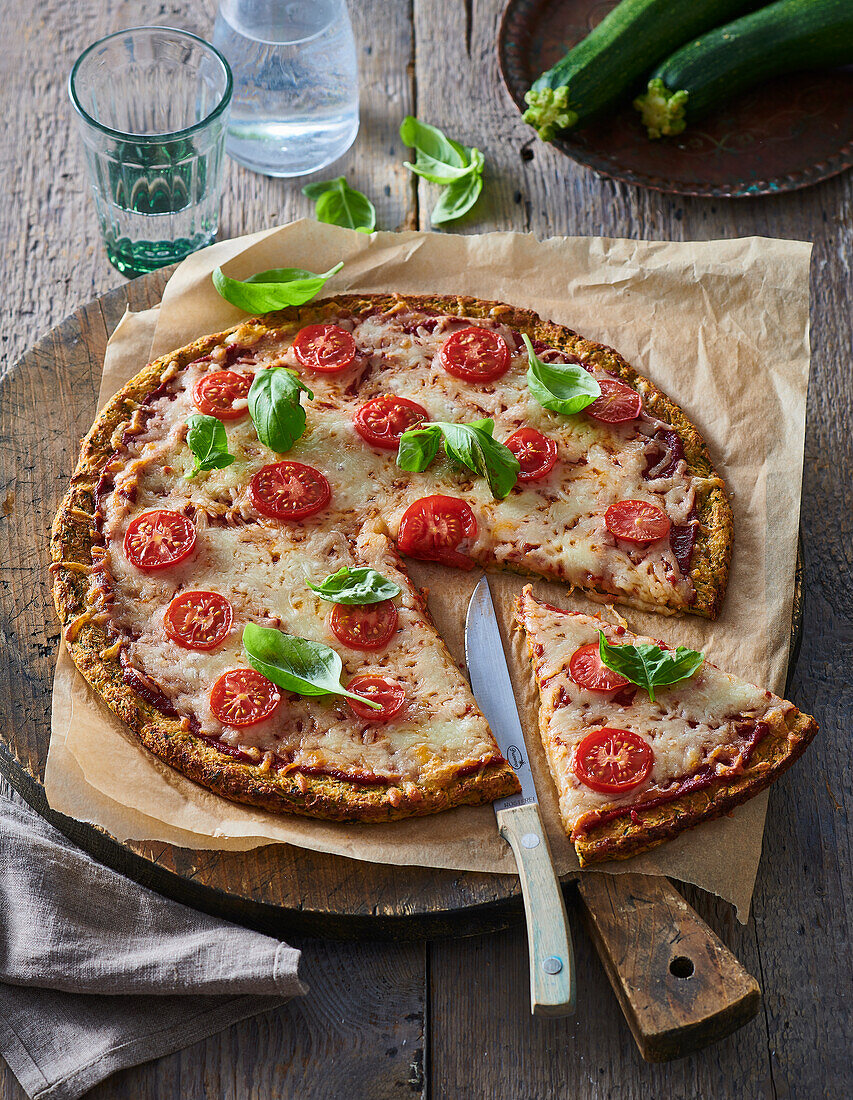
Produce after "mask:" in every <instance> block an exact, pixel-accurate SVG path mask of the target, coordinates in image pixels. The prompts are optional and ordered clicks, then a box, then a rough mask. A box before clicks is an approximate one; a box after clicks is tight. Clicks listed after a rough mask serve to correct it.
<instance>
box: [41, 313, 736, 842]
mask: <svg viewBox="0 0 853 1100" xmlns="http://www.w3.org/2000/svg"><path fill="white" fill-rule="evenodd" d="M391 308H394V309H396V310H407V309H408V310H423V311H427V312H428V311H436V312H443V313H449V314H454V315H457V316H460V317H470V318H472V319H477V318H485V317H490V318H493V319H496V320H499V321H501V322H503V323H505V324H507V325H510V326H511V327H513V328H515V329H517V330H519V331H520V332H523V333H527V334H528V335H529V336H530V337H531V339H536V340H541V341H543V342H544V343H547V344H549V345H550V346H553V347H556V348H559V349H561V350H564V351H567V352H569V353H571V354H575V355H578V356H580V357H583V358H584V359H586V360H589V361H594V362H596V363H598V364H600V365H601V366H602V367H603V368H604V369H605V370H607V371H610V372H611V373H613V374H614V375H617V376H618V377H620V378H621V379H622V380H623V381H625V382H627V383H628V384H629V385H632V386H634V388H636V389H637V390H638V391H639V392H640V393H641V394H642V395H643V398H644V401H645V402H646V404H647V406H648V407H649V409H650V410H651V411H652V412H653V413H654V415H655V416H657V417H658V418H659V419H660V420H663V421H665V422H666V423H668V424H670V425H671V426H672V427H673V428H674V429H675V430H676V431H677V432H678V434H679V436H680V438H681V440H682V443H683V446H684V452H685V458H686V461H687V465H688V469H689V470H690V472H691V473H695V474H697V475H698V476H700V477H707V478H714V479H716V475H715V473H714V471H713V467H712V466H711V462H710V457H709V455H708V452H707V448H706V447H705V444H704V442H703V440H702V438H701V436H700V435H699V433H698V432H697V431H696V429H695V428H694V427H693V426H692V425H691V424H690V423H689V421H688V420H687V418H686V417H685V416H684V414H683V413H682V411H681V410H680V409H679V408H678V406H676V405H675V404H674V403H673V402H671V401H669V399H668V398H667V397H666V396H665V395H664V394H662V393H660V391H658V390H657V389H656V388H655V387H654V386H653V385H652V384H651V383H650V382H649V381H648V380H646V379H644V378H643V377H642V376H640V375H638V374H637V373H636V372H635V371H634V370H633V369H632V368H631V367H630V366H629V365H628V364H627V363H626V362H625V361H624V360H623V359H622V358H621V356H619V355H618V354H617V353H616V352H615V351H613V350H612V349H610V348H606V347H604V346H603V345H599V344H595V343H592V342H591V341H588V340H585V339H583V338H582V337H580V336H578V335H577V334H576V333H573V332H571V331H570V330H569V329H566V328H562V327H561V326H558V325H554V324H552V323H550V322H543V321H541V320H540V319H539V318H538V317H537V315H536V314H534V313H532V312H531V311H529V310H522V309H517V308H515V307H512V306H508V305H505V304H503V303H495V302H485V301H481V300H479V299H475V298H469V297H462V296H455V297H447V296H430V295H407V296H401V295H361V296H359V295H343V296H337V297H333V298H328V299H325V300H323V301H320V302H316V303H312V304H310V305H308V306H303V307H298V308H291V309H286V310H282V311H279V312H277V313H272V314H268V315H266V316H265V317H263V318H253V319H251V320H248V321H246V322H244V323H242V324H240V325H237V326H235V327H234V328H232V329H229V330H227V331H226V332H222V333H218V334H213V335H209V336H205V337H202V338H201V339H199V340H196V341H195V342H194V343H192V344H190V345H188V346H187V347H185V348H182V349H180V350H177V351H174V352H170V353H169V354H168V355H165V356H163V357H161V358H160V359H158V360H156V361H155V362H153V363H150V364H148V365H147V366H146V367H145V369H144V370H143V371H141V372H140V373H139V374H138V375H136V376H135V377H134V378H132V379H131V380H130V381H129V382H128V383H127V384H126V385H125V386H124V387H123V388H122V389H121V390H120V391H119V392H118V393H117V394H116V395H115V396H114V397H113V398H112V399H111V400H110V401H109V402H108V404H107V405H106V406H105V407H104V409H103V410H102V411H101V413H100V414H99V415H98V417H97V419H96V420H95V423H94V425H93V426H92V429H91V430H90V432H89V433H88V435H87V436H86V438H85V439H84V440H83V443H82V448H81V454H80V459H79V462H78V465H77V468H76V470H75V472H74V475H73V477H72V480H71V487H70V489H69V492H68V493H67V495H66V497H65V498H64V500H63V501H62V504H61V506H60V508H59V511H58V513H57V515H56V518H55V520H54V524H53V530H52V535H51V557H52V562H53V564H52V566H51V571H52V573H53V595H54V602H55V604H56V608H57V612H58V614H59V617H60V620H61V622H62V624H63V627H64V630H65V639H66V642H67V645H68V649H69V652H70V654H71V657H72V660H73V661H74V663H75V664H76V666H77V668H78V669H79V670H80V672H81V673H82V674H83V676H84V677H85V678H86V679H87V681H88V682H89V683H90V684H91V686H92V687H93V688H94V689H95V690H96V691H97V692H98V693H99V695H101V697H102V698H103V699H104V700H105V701H106V703H107V705H108V706H109V707H110V709H111V710H112V711H113V712H114V713H115V714H116V715H117V716H118V717H119V718H120V719H121V720H122V721H123V722H124V723H125V724H126V725H128V726H129V727H130V729H131V730H132V731H133V732H134V733H135V734H136V736H137V737H138V738H139V740H140V741H141V742H142V744H143V745H145V747H146V748H148V749H149V750H150V751H151V752H153V753H154V754H155V755H156V756H158V757H159V758H160V759H162V760H164V761H165V762H166V763H168V764H170V765H171V766H172V767H175V768H177V769H178V770H180V771H182V772H183V773H184V774H185V775H187V776H188V777H189V778H191V779H193V780H195V781H196V782H198V783H200V784H201V785H202V786H204V787H207V788H208V789H210V790H213V791H215V792H216V793H218V794H221V795H223V796H224V797H226V798H229V799H232V800H234V801H238V802H243V803H248V804H251V805H256V806H262V807H264V808H266V809H270V810H273V811H275V812H289V813H297V814H305V815H309V816H314V817H322V818H327V819H331V820H341V821H343V820H347V821H387V820H393V819H395V818H399V817H404V816H412V815H421V814H430V813H435V812H437V811H439V810H444V809H447V808H449V807H451V806H455V805H460V804H477V803H482V802H490V801H492V800H494V799H495V798H497V797H500V796H503V795H507V794H511V793H514V792H515V791H516V790H517V789H518V780H517V778H516V776H515V773H514V772H513V771H512V769H511V768H510V766H509V765H508V764H507V763H506V761H504V760H503V758H502V757H500V756H499V754H497V753H496V755H495V758H494V759H493V760H488V761H484V762H482V763H480V764H477V765H476V766H475V768H474V769H473V770H465V772H464V774H462V773H460V774H458V775H457V777H456V778H455V779H453V780H452V782H451V783H450V785H448V786H443V787H441V788H429V787H426V786H424V785H418V786H415V785H413V784H411V783H407V784H403V785H401V786H400V787H397V786H395V785H393V784H386V783H382V784H371V785H365V784H362V783H356V782H350V781H348V780H344V779H338V778H336V777H333V776H328V775H315V774H307V773H305V772H300V771H299V770H298V769H296V770H294V771H279V772H273V771H270V772H266V773H264V772H263V771H262V770H261V766H260V765H256V764H248V763H244V762H242V761H240V760H235V759H234V758H233V757H232V756H230V755H228V754H226V753H224V752H221V751H220V750H219V749H218V748H216V747H215V746H214V745H212V744H211V743H210V742H209V741H207V740H205V739H204V738H202V737H199V736H196V735H195V734H194V733H193V732H192V731H191V730H190V729H189V724H188V721H187V720H186V719H183V720H178V719H176V718H170V717H167V716H166V715H164V714H163V713H161V712H160V711H159V710H158V709H157V708H156V707H154V706H152V705H151V703H149V702H148V701H146V700H145V699H144V698H142V697H141V696H140V695H139V694H138V693H137V692H136V691H134V690H133V689H132V688H131V687H130V686H129V685H128V684H127V683H125V681H124V680H123V677H122V671H123V670H122V666H121V663H120V660H119V657H118V654H117V652H116V647H115V646H114V645H112V644H111V640H110V637H109V636H108V634H107V632H106V630H105V623H106V621H107V620H108V618H109V616H108V614H107V613H104V612H102V611H98V610H97V609H94V608H92V607H90V606H89V604H88V602H87V601H88V599H89V575H90V574H91V571H92V564H93V558H94V557H96V556H97V553H98V549H99V546H100V543H101V536H100V533H99V531H98V529H97V524H96V520H95V512H96V507H97V488H98V484H99V481H100V479H101V475H102V472H103V470H104V468H105V467H106V466H107V465H108V463H109V462H110V460H111V458H112V457H113V454H114V452H115V450H116V448H117V447H118V446H119V445H120V444H121V440H122V436H123V435H124V432H125V430H126V429H128V428H129V427H132V425H133V424H134V417H135V416H136V415H137V414H138V412H139V410H140V408H141V407H142V403H143V402H144V401H145V399H146V397H148V395H149V394H150V393H151V392H152V391H154V390H155V389H156V388H157V387H158V386H159V385H161V384H162V383H164V382H166V381H168V380H169V379H170V378H171V377H174V376H175V375H176V374H177V373H178V372H179V371H180V370H181V369H182V368H183V367H185V366H186V365H187V364H188V363H190V362H192V361H193V360H195V359H197V358H199V357H200V356H202V355H205V354H206V353H208V352H210V351H211V350H212V349H213V348H215V347H216V346H217V345H219V344H221V343H222V341H223V340H224V339H225V338H226V337H228V336H229V335H232V334H235V333H238V334H239V339H240V340H241V341H242V342H246V343H252V342H254V341H255V340H256V339H258V338H259V337H261V336H263V335H264V334H265V333H267V332H269V331H270V330H272V329H278V328H280V327H281V326H283V325H293V326H301V325H305V324H312V323H317V322H318V321H322V320H324V319H325V318H328V317H331V316H334V315H339V314H340V313H342V312H348V313H350V314H356V315H357V314H361V313H367V312H377V311H381V310H386V309H391ZM697 516H698V518H699V520H700V523H701V525H702V527H701V531H702V534H701V535H700V538H699V539H698V540H697V543H696V546H695V549H694V552H693V557H692V560H691V569H690V574H689V576H690V580H691V581H692V583H693V585H694V587H695V591H696V598H695V602H694V604H693V606H692V607H691V610H692V611H694V612H696V613H698V614H702V615H707V616H709V617H712V618H713V617H714V616H715V615H716V614H717V611H718V609H719V606H720V602H721V600H722V598H723V594H724V592H725V585H726V578H727V574H728V565H729V559H730V555H731V538H732V519H731V511H730V509H729V505H728V501H727V499H726V495H725V491H724V489H723V488H722V484H721V483H720V482H719V479H716V480H715V482H714V483H713V484H712V485H711V486H710V487H709V489H708V491H707V493H706V494H705V495H704V496H703V498H702V499H701V500H697ZM93 551H94V553H93ZM602 595H607V593H602ZM611 598H612V597H611ZM448 657H449V655H448ZM721 812H722V811H721ZM608 858H610V857H608Z"/></svg>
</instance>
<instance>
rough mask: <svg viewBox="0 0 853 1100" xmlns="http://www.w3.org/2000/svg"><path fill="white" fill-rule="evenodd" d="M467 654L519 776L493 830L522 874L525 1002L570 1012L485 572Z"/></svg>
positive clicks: (560, 919)
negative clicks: (527, 988)
mask: <svg viewBox="0 0 853 1100" xmlns="http://www.w3.org/2000/svg"><path fill="white" fill-rule="evenodd" d="M465 656H466V659H467V662H468V674H469V676H470V677H471V687H472V689H473V692H474V698H475V699H476V700H477V703H478V705H479V707H480V710H481V711H482V712H483V714H484V715H485V718H486V721H487V722H488V723H489V725H490V726H491V729H492V733H493V734H494V736H495V740H496V741H497V743H498V745H499V747H500V750H501V752H502V753H503V754H504V756H505V757H506V759H507V760H508V761H509V763H510V765H511V766H512V768H513V769H514V771H515V773H516V775H517V776H518V779H519V782H520V783H521V792H520V794H514V795H510V796H508V797H507V798H499V799H497V800H496V801H495V803H494V808H495V815H496V816H497V819H498V831H499V832H500V834H501V836H502V837H503V838H504V840H506V841H508V842H509V844H510V846H511V847H512V850H513V853H514V855H515V861H516V863H517V864H518V875H519V879H520V880H521V892H522V895H523V897H524V912H525V916H526V919H527V942H528V945H529V951H530V1005H531V1009H532V1011H533V1014H534V1015H536V1016H569V1015H571V1014H572V1013H573V1012H574V1010H575V973H574V971H575V962H574V955H573V952H572V940H571V933H570V932H569V925H568V919H567V917H566V906H565V902H564V901H563V893H562V890H561V889H560V884H559V882H558V880H557V875H556V872H555V871H554V864H553V863H552V861H551V849H550V847H549V845H548V837H547V836H546V834H545V830H544V829H543V827H542V820H541V818H540V816H539V799H538V798H537V795H536V787H535V785H534V783H533V775H532V773H531V770H530V762H529V759H528V755H527V746H526V745H525V741H524V731H523V730H522V728H521V722H520V720H519V717H518V708H517V707H516V703H515V695H514V693H513V690H512V682H511V681H510V678H509V669H508V668H507V663H506V656H505V654H504V650H503V643H502V642H501V635H500V631H499V629H498V621H497V618H496V616H495V607H494V604H493V603H492V594H491V591H490V590H489V582H488V579H487V577H486V576H485V574H484V575H483V578H482V579H481V580H480V583H479V584H478V585H477V587H476V588H475V589H474V592H473V594H472V596H471V602H470V603H469V604H468V615H467V618H466V620H465Z"/></svg>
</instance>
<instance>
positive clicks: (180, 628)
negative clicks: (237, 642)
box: [163, 592, 233, 650]
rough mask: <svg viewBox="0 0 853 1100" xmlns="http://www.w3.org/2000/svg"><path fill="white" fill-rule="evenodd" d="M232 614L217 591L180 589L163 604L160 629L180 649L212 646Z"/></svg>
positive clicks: (224, 634)
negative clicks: (163, 612) (184, 590)
mask: <svg viewBox="0 0 853 1100" xmlns="http://www.w3.org/2000/svg"><path fill="white" fill-rule="evenodd" d="M232 618H233V614H232V611H231V604H230V603H229V602H228V600H226V599H225V597H224V596H220V595H219V593H218V592H181V593H180V595H178V596H175V598H174V599H173V600H172V602H171V603H170V604H169V606H168V607H167V608H166V614H165V615H164V616H163V629H164V630H165V631H166V634H167V635H168V636H169V637H170V638H171V639H172V641H173V642H176V643H177V644H178V645H180V646H183V647H184V649H201V650H206V649H215V648H216V647H217V646H218V645H219V643H220V642H222V641H224V640H225V638H226V637H227V636H228V631H229V630H230V629H231V621H232Z"/></svg>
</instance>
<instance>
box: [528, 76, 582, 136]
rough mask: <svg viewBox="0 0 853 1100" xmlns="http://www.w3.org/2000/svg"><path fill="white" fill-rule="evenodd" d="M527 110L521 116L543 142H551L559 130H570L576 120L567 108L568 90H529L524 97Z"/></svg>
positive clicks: (566, 87) (565, 87) (574, 113)
mask: <svg viewBox="0 0 853 1100" xmlns="http://www.w3.org/2000/svg"><path fill="white" fill-rule="evenodd" d="M524 102H525V103H526V104H527V110H526V111H525V112H524V114H523V115H522V116H521V117H522V118H523V119H524V121H525V122H527V123H529V124H530V125H531V126H533V127H534V128H535V130H536V132H537V133H538V134H539V136H540V137H541V138H542V140H543V141H553V140H554V138H555V137H556V136H557V134H559V132H560V131H561V130H570V129H571V128H572V127H573V126H574V125H575V123H576V122H577V120H578V115H577V112H576V111H573V110H572V109H571V107H570V106H569V88H568V85H567V84H564V85H563V86H562V87H560V88H540V89H538V90H536V89H533V88H531V89H530V91H529V92H527V93H526V95H525V96H524Z"/></svg>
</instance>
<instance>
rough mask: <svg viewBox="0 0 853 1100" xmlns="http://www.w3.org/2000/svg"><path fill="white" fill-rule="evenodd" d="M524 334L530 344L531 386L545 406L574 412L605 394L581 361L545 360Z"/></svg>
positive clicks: (557, 411) (528, 386)
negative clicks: (550, 361)
mask: <svg viewBox="0 0 853 1100" xmlns="http://www.w3.org/2000/svg"><path fill="white" fill-rule="evenodd" d="M521 338H522V340H523V341H524V344H525V347H526V348H527V362H528V368H527V388H528V389H529V390H530V393H531V395H532V396H533V397H535V398H536V400H537V401H538V402H539V404H540V405H541V406H542V408H543V409H550V410H551V412H556V413H562V414H563V415H564V416H571V415H572V413H579V412H580V411H581V410H582V409H585V408H586V407H587V405H591V404H592V403H593V401H595V399H596V398H597V397H600V396H601V387H600V386H599V384H598V383H597V382H596V380H595V379H594V378H593V376H592V375H591V374H590V373H589V371H587V370H584V369H583V367H579V366H578V365H577V363H543V362H542V360H541V359H540V358H539V357H538V356H537V355H536V353H535V352H534V351H533V345H532V344H531V343H530V337H529V336H527V335H526V334H525V335H523V336H522V337H521Z"/></svg>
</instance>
